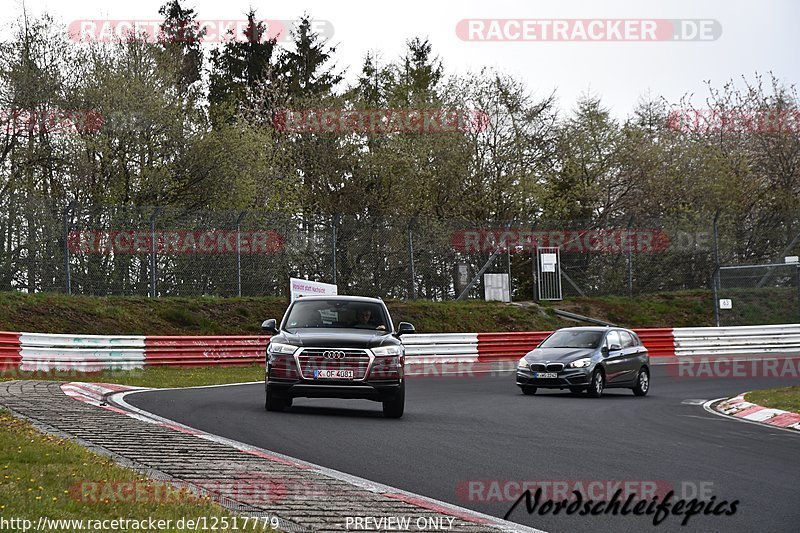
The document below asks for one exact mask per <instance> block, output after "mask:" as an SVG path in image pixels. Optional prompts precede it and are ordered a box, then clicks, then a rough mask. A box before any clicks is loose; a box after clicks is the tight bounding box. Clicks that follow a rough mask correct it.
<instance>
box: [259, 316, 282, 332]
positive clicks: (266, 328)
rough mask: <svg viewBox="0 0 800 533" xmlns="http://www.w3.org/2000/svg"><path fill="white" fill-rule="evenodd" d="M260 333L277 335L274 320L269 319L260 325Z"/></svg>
mask: <svg viewBox="0 0 800 533" xmlns="http://www.w3.org/2000/svg"><path fill="white" fill-rule="evenodd" d="M261 331H263V332H264V333H269V334H271V335H277V334H278V323H277V322H276V321H275V319H274V318H270V319H269V320H265V321H264V322H262V323H261Z"/></svg>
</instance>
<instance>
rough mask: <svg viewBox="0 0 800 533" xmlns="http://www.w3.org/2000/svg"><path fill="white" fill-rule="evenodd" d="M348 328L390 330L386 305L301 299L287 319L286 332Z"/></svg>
mask: <svg viewBox="0 0 800 533" xmlns="http://www.w3.org/2000/svg"><path fill="white" fill-rule="evenodd" d="M303 328H348V329H364V330H373V331H387V332H388V331H391V326H390V324H389V321H388V319H387V317H386V314H385V313H384V311H383V306H382V305H380V304H378V303H373V302H362V301H353V300H350V301H348V300H307V301H302V300H299V301H297V302H295V303H294V305H293V306H292V309H291V311H290V312H289V316H287V317H286V322H285V324H284V329H286V330H287V331H289V332H293V331H294V330H298V329H303Z"/></svg>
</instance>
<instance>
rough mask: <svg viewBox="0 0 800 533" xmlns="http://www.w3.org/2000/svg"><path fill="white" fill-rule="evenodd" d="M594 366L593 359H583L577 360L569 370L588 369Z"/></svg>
mask: <svg viewBox="0 0 800 533" xmlns="http://www.w3.org/2000/svg"><path fill="white" fill-rule="evenodd" d="M591 364H592V358H591V357H583V358H581V359H577V360H575V361H573V362H571V363H570V364H568V365H567V368H586V367H587V366H589V365H591Z"/></svg>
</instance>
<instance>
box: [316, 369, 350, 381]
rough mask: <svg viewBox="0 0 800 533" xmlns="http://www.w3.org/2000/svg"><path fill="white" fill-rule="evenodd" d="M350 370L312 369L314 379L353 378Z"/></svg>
mask: <svg viewBox="0 0 800 533" xmlns="http://www.w3.org/2000/svg"><path fill="white" fill-rule="evenodd" d="M354 377H355V376H354V375H353V371H352V370H314V379H353V378H354Z"/></svg>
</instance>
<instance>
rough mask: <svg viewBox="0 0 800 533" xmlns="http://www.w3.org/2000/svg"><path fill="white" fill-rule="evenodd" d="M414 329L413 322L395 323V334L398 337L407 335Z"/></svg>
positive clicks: (413, 331) (414, 331)
mask: <svg viewBox="0 0 800 533" xmlns="http://www.w3.org/2000/svg"><path fill="white" fill-rule="evenodd" d="M416 331H417V330H416V329H414V324H412V323H410V322H400V323H399V324H398V325H397V336H398V337H399V336H400V335H408V334H411V333H416Z"/></svg>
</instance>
